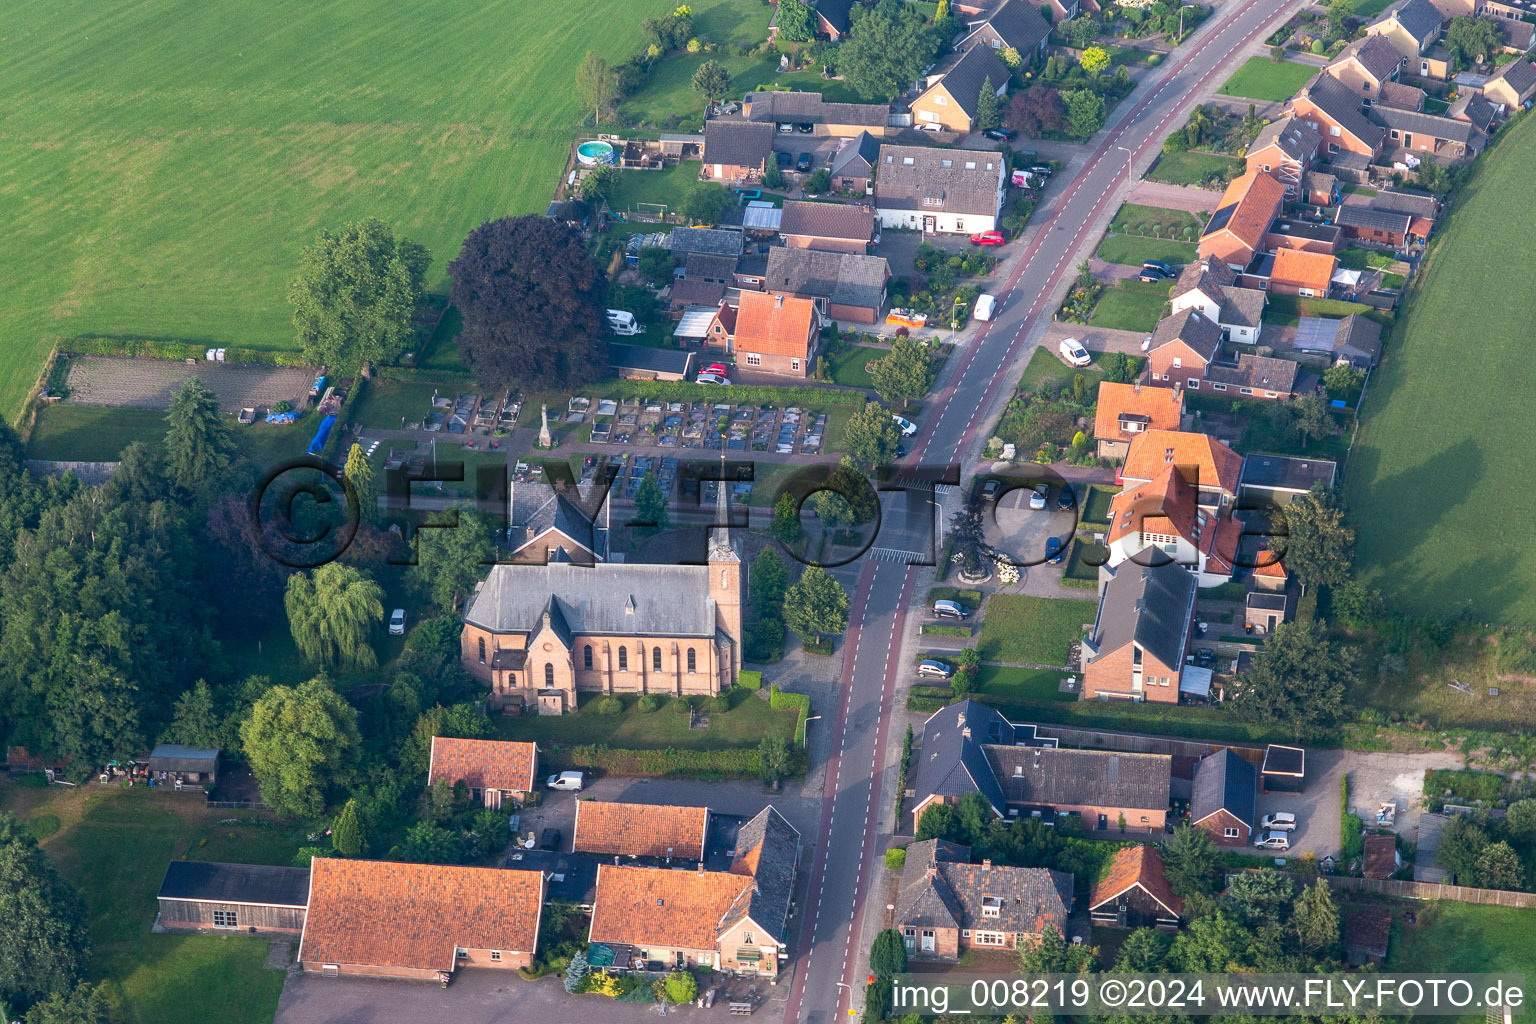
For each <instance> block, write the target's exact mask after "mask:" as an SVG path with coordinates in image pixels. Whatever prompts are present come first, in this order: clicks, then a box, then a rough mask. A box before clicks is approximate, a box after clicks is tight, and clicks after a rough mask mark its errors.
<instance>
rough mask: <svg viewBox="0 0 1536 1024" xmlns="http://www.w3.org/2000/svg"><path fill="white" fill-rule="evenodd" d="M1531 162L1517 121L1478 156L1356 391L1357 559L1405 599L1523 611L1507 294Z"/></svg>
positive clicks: (1516, 366) (1529, 288) (1525, 131)
mask: <svg viewBox="0 0 1536 1024" xmlns="http://www.w3.org/2000/svg"><path fill="white" fill-rule="evenodd" d="M1533 161H1536V128H1533V125H1532V122H1531V121H1529V120H1521V121H1517V122H1516V123H1515V124H1514V125H1512V126H1511V127H1510V128H1509V129H1508V134H1507V135H1506V136H1505V137H1504V138H1503V139H1502V141H1501V142H1500V143H1499V145H1498V146H1496V147H1494V149H1493V150H1492V151H1490V152H1489V153H1488V154H1487V155H1486V157H1484V158H1483V159H1482V160H1481V161H1480V163H1479V165H1478V166H1479V171H1478V173H1477V175H1476V176H1475V178H1474V179H1473V180H1472V181H1471V182H1470V183H1469V184H1468V185H1467V186H1465V195H1464V199H1462V200H1460V201H1459V203H1458V206H1457V209H1456V210H1455V212H1454V213H1453V214H1452V216H1451V217H1450V218H1449V219H1448V220H1447V221H1446V223H1445V225H1444V226H1443V227H1442V229H1441V231H1440V238H1439V242H1438V244H1437V245H1436V247H1435V249H1434V252H1433V253H1432V254H1431V256H1430V258H1429V259H1428V260H1427V261H1426V262H1425V263H1423V264H1421V265H1420V268H1419V271H1418V273H1416V274H1415V275H1414V281H1413V287H1411V288H1410V289H1409V292H1408V298H1407V301H1406V304H1405V305H1404V307H1403V309H1402V310H1401V312H1400V315H1399V317H1398V328H1397V329H1396V330H1395V331H1394V332H1393V333H1392V337H1391V339H1390V340H1389V341H1388V343H1387V344H1386V345H1385V346H1384V348H1385V352H1386V357H1385V358H1384V360H1383V361H1382V365H1381V366H1380V368H1379V369H1378V371H1377V372H1376V373H1375V374H1374V375H1373V377H1372V381H1371V389H1370V394H1369V396H1368V397H1367V399H1366V401H1365V408H1364V410H1363V412H1364V422H1363V424H1362V428H1361V431H1360V438H1359V441H1358V442H1357V444H1356V447H1355V452H1354V454H1353V455H1352V456H1351V458H1350V466H1349V476H1348V479H1347V487H1348V496H1349V502H1350V505H1351V506H1352V511H1353V513H1354V516H1355V522H1356V523H1357V526H1356V529H1357V531H1358V542H1357V546H1356V562H1355V564H1356V567H1357V570H1358V571H1359V572H1360V574H1361V575H1362V576H1363V577H1364V578H1365V579H1367V580H1369V581H1370V582H1371V583H1372V584H1374V585H1375V586H1378V587H1380V588H1381V589H1382V591H1383V592H1384V593H1385V594H1386V595H1387V598H1388V601H1389V603H1390V604H1391V605H1392V606H1393V607H1394V608H1397V609H1400V610H1402V611H1405V612H1409V613H1414V614H1418V613H1424V614H1433V615H1437V616H1441V617H1447V618H1449V617H1453V616H1456V615H1460V614H1468V615H1472V616H1475V617H1476V620H1477V621H1480V622H1489V621H1494V622H1512V623H1521V624H1526V625H1529V624H1531V623H1533V622H1536V589H1533V588H1532V587H1531V586H1530V581H1531V580H1532V579H1536V489H1532V488H1531V487H1529V486H1528V485H1527V482H1528V481H1529V480H1530V479H1531V478H1532V476H1533V474H1536V449H1533V448H1532V446H1531V444H1530V422H1529V416H1528V415H1524V414H1523V413H1522V412H1521V411H1520V410H1524V409H1527V408H1528V406H1529V401H1530V396H1531V395H1532V394H1533V393H1536V375H1533V371H1532V363H1531V359H1530V338H1531V327H1530V309H1529V304H1528V303H1527V302H1525V301H1523V300H1522V299H1520V298H1518V297H1520V296H1528V295H1531V294H1533V293H1536V206H1533V205H1532V204H1530V203H1526V202H1520V201H1515V200H1514V199H1513V197H1516V196H1521V195H1523V194H1524V188H1525V184H1526V183H1527V181H1528V178H1529V172H1530V167H1531V165H1532V162H1533ZM1468 330H1472V331H1473V332H1474V333H1475V337H1476V346H1477V358H1476V359H1467V358H1466V351H1467V349H1466V346H1467V343H1468V337H1469V336H1468V333H1467V331H1468ZM1429 493H1434V494H1435V495H1437V498H1436V499H1435V500H1432V501H1431V500H1427V499H1426V498H1425V495H1426V494H1429ZM1490 508H1496V509H1497V510H1498V515H1497V516H1495V517H1493V518H1492V519H1491V520H1490V518H1489V517H1488V514H1487V513H1488V510H1489V509H1490Z"/></svg>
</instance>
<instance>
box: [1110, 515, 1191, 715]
mask: <svg viewBox="0 0 1536 1024" xmlns="http://www.w3.org/2000/svg"><path fill="white" fill-rule="evenodd" d="M1126 511H1128V509H1127V510H1126ZM1110 514H1111V515H1116V514H1118V515H1119V516H1121V517H1122V518H1123V517H1124V515H1125V512H1124V511H1122V512H1119V513H1117V512H1116V511H1113V510H1112V511H1111V513H1110ZM1117 521H1118V520H1117ZM1170 536H1171V535H1170ZM1170 543H1172V541H1170ZM1159 550H1161V549H1159ZM1099 575H1100V577H1101V578H1103V577H1107V579H1105V581H1104V583H1103V584H1102V585H1101V586H1100V588H1099V609H1098V613H1097V614H1096V615H1095V616H1094V620H1093V631H1092V633H1090V634H1089V636H1088V637H1087V638H1086V639H1085V640H1084V641H1083V658H1084V662H1083V698H1084V699H1085V700H1087V699H1098V700H1132V701H1151V702H1152V703H1155V704H1177V703H1178V702H1179V679H1180V674H1181V672H1182V671H1183V669H1184V649H1185V648H1186V647H1187V646H1188V645H1189V638H1190V633H1191V630H1192V629H1193V628H1194V621H1195V590H1196V586H1197V583H1196V580H1195V577H1194V576H1192V575H1190V573H1189V572H1188V571H1187V570H1185V569H1184V567H1183V566H1181V565H1179V564H1177V563H1175V562H1172V561H1164V562H1162V563H1161V564H1159V565H1141V564H1139V563H1137V562H1134V561H1131V562H1122V563H1121V564H1120V565H1119V566H1118V567H1116V568H1100V570H1099Z"/></svg>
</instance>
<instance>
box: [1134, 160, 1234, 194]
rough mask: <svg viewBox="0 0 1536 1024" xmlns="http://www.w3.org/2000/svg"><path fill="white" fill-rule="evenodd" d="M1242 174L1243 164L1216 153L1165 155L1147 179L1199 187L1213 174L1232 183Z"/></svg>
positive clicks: (1153, 166) (1217, 186)
mask: <svg viewBox="0 0 1536 1024" xmlns="http://www.w3.org/2000/svg"><path fill="white" fill-rule="evenodd" d="M1242 173H1243V162H1242V161H1241V160H1237V159H1234V158H1232V157H1230V156H1218V155H1217V154H1215V153H1164V154H1162V155H1161V156H1159V157H1158V158H1157V163H1155V164H1153V165H1152V169H1151V170H1149V171H1148V172H1147V173H1146V178H1147V180H1148V181H1162V182H1167V183H1168V184H1170V185H1199V184H1202V183H1203V182H1205V180H1206V179H1207V178H1209V177H1210V176H1211V175H1213V174H1219V175H1221V176H1222V177H1223V179H1224V180H1225V181H1231V180H1232V179H1233V178H1235V177H1237V176H1238V175H1239V174H1242ZM1214 187H1216V188H1221V187H1222V186H1221V185H1214Z"/></svg>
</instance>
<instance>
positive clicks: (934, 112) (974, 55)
mask: <svg viewBox="0 0 1536 1024" xmlns="http://www.w3.org/2000/svg"><path fill="white" fill-rule="evenodd" d="M1019 2H1022V0H1019ZM1037 17H1038V15H1037ZM1012 78H1013V75H1012V73H1011V72H1010V71H1009V70H1008V66H1007V65H1006V64H1004V63H1003V62H1002V59H1001V58H999V57H998V55H997V54H996V53H994V52H993V51H992V48H991V47H990V46H988V45H986V44H984V43H977V44H976V45H973V46H971V48H970V49H968V50H965V51H964V52H963V53H961V54H960V58H959V59H958V60H957V61H955V63H954V64H953V65H951V66H950V68H949V69H948V70H947V71H944V72H942V73H941V74H939V75H935V76H931V77H930V78H929V79H928V87H927V88H926V89H924V90H923V92H922V93H921V94H920V95H919V96H918V97H917V99H915V100H913V101H912V119H913V121H914V122H915V123H917V124H934V125H938V126H939V127H940V128H943V129H945V130H946V131H952V132H958V133H959V134H961V135H967V134H969V133H970V132H971V131H972V130H973V128H974V127H975V124H976V105H977V103H978V102H979V101H980V99H981V90H982V89H983V88H987V87H988V83H990V88H991V89H992V92H993V93H994V94H995V95H997V96H1002V95H1003V94H1004V93H1005V92H1007V91H1008V83H1009V82H1010V81H1011V80H1012Z"/></svg>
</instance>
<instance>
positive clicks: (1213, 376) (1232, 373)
mask: <svg viewBox="0 0 1536 1024" xmlns="http://www.w3.org/2000/svg"><path fill="white" fill-rule="evenodd" d="M1298 369H1299V367H1298V366H1297V365H1296V364H1295V363H1293V362H1292V361H1291V360H1289V359H1274V358H1271V357H1269V356H1253V355H1248V354H1247V353H1244V354H1243V355H1240V356H1238V357H1237V365H1236V366H1227V365H1224V364H1220V363H1217V364H1214V365H1212V366H1209V367H1207V368H1206V371H1205V378H1206V380H1209V381H1212V382H1214V383H1217V384H1225V385H1227V386H1228V387H1233V388H1253V389H1254V390H1256V391H1257V390H1264V391H1273V392H1275V393H1276V394H1281V395H1288V394H1290V393H1291V392H1293V391H1295V390H1296V372H1297V370H1298Z"/></svg>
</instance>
